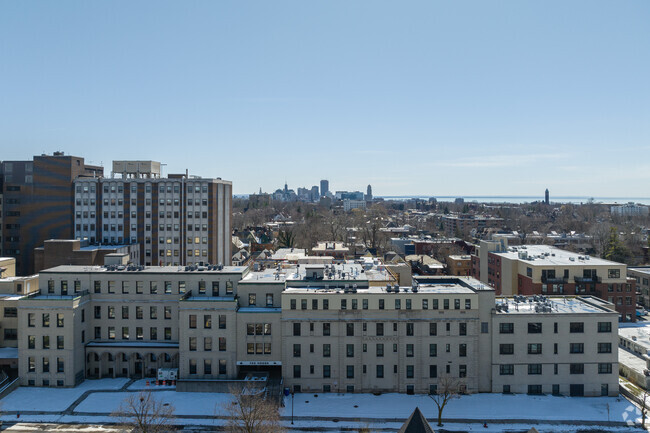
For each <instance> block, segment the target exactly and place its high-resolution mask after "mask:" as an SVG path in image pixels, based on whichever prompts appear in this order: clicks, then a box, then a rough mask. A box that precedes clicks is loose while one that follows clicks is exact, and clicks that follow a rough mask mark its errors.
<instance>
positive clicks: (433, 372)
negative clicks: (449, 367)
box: [429, 365, 438, 378]
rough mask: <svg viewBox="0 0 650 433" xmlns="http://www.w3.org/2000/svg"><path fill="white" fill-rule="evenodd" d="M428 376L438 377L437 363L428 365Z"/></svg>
mask: <svg viewBox="0 0 650 433" xmlns="http://www.w3.org/2000/svg"><path fill="white" fill-rule="evenodd" d="M429 377H430V378H436V377H438V366H437V365H430V366H429Z"/></svg>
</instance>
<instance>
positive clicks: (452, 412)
mask: <svg viewBox="0 0 650 433" xmlns="http://www.w3.org/2000/svg"><path fill="white" fill-rule="evenodd" d="M294 398H295V401H294V415H295V416H299V417H323V416H325V417H341V418H402V419H403V418H406V417H408V416H409V415H410V414H411V412H412V411H413V409H415V407H416V406H418V407H419V408H420V410H421V411H422V413H423V414H424V416H426V417H427V418H429V419H433V418H436V417H437V416H438V411H437V408H436V406H435V404H434V402H433V401H432V400H431V399H430V398H429V397H428V396H425V395H404V394H382V395H379V396H374V395H372V394H318V397H314V394H296V395H295V397H294ZM285 405H286V406H285V407H284V410H283V412H282V415H283V416H291V398H287V399H285ZM355 405H356V406H357V407H354V406H355ZM608 405H609V420H611V421H629V420H631V419H632V418H638V417H640V412H639V411H638V409H637V408H636V407H635V406H633V405H632V404H631V403H630V402H629V401H627V400H626V399H625V398H623V397H620V398H615V397H553V396H532V395H503V394H473V395H466V396H462V397H461V398H459V399H456V400H452V401H451V402H450V403H449V404H448V405H447V407H445V410H444V412H443V416H444V417H445V418H456V419H463V418H465V419H473V420H483V419H530V420H548V421H551V420H576V421H607V420H608V415H607V408H608Z"/></svg>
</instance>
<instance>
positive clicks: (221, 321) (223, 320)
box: [219, 314, 226, 329]
mask: <svg viewBox="0 0 650 433" xmlns="http://www.w3.org/2000/svg"><path fill="white" fill-rule="evenodd" d="M219 329H226V315H225V314H220V315H219Z"/></svg>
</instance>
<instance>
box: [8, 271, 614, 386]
mask: <svg viewBox="0 0 650 433" xmlns="http://www.w3.org/2000/svg"><path fill="white" fill-rule="evenodd" d="M283 266H286V267H283ZM371 273H372V272H371ZM367 274H368V269H366V267H364V265H363V264H359V263H353V262H345V263H341V264H297V265H290V264H285V265H278V267H276V268H269V269H266V270H263V271H260V272H251V271H250V270H249V269H248V268H245V267H221V266H207V267H201V266H193V267H174V266H168V267H143V266H126V267H124V266H115V265H110V266H104V267H100V266H87V267H85V266H59V267H56V268H52V269H48V270H45V271H43V272H42V273H41V275H40V278H39V286H40V292H38V293H34V294H30V295H29V296H25V297H23V298H21V299H20V300H18V317H17V321H18V328H19V329H20V334H19V336H18V349H19V372H20V377H21V383H22V384H23V385H27V386H74V385H76V384H78V383H80V382H81V381H82V380H84V379H85V378H99V377H117V376H128V377H138V378H139V377H153V376H154V375H155V374H156V371H157V369H158V368H178V384H177V389H178V390H179V391H211V390H215V389H217V388H218V387H219V386H221V387H222V389H223V384H224V381H228V380H233V379H237V378H242V377H245V376H246V375H249V374H251V373H255V374H266V375H268V376H269V377H271V376H273V377H276V378H280V377H281V378H282V379H283V383H284V386H287V387H290V388H291V389H293V390H294V391H296V392H403V393H430V392H435V391H436V390H437V385H438V380H439V379H440V378H441V377H444V376H451V377H454V378H458V379H459V380H460V381H461V382H462V384H463V391H464V392H468V393H476V392H508V391H509V392H530V393H540V392H544V393H549V392H556V391H557V392H556V393H559V394H564V395H569V394H573V395H601V393H605V391H606V392H607V394H608V395H616V393H617V387H616V386H615V385H614V384H615V382H616V374H609V373H607V368H606V367H605V366H604V365H605V364H607V363H609V364H610V365H611V368H612V369H613V370H612V371H616V369H617V367H616V362H617V361H616V354H615V353H614V355H612V353H611V352H607V351H604V349H603V351H602V352H601V351H599V350H600V349H599V350H596V349H594V347H596V345H598V347H600V344H601V343H603V344H604V345H603V347H605V344H606V343H609V344H610V345H611V343H612V342H613V345H614V346H616V339H617V337H616V326H617V325H616V324H617V313H616V312H615V311H613V310H612V309H611V305H609V304H607V303H606V302H603V301H600V300H598V299H595V298H592V297H571V298H570V299H566V300H564V298H557V299H553V300H552V305H554V308H553V307H551V308H550V309H548V310H547V309H546V307H545V308H544V309H541V307H542V305H543V306H546V305H547V300H545V299H537V300H534V302H533V300H532V298H531V299H530V302H529V300H528V299H527V300H526V304H525V305H526V310H525V311H524V307H523V305H524V303H523V302H522V299H519V298H518V302H517V306H515V304H514V303H513V302H514V301H513V300H502V299H500V300H495V291H494V289H492V288H491V287H489V286H486V285H484V284H482V283H481V282H479V281H477V280H475V279H473V278H470V277H452V276H449V277H429V278H428V279H427V280H426V281H423V282H421V283H417V282H416V283H415V284H413V285H411V286H407V287H404V286H402V287H400V286H397V285H392V284H387V285H384V286H378V285H373V284H372V281H371V280H370V279H369V278H368V277H367V276H366V275H367ZM506 303H507V304H508V305H509V306H510V308H509V309H507V310H506V309H502V307H503V306H504V305H505V304H506ZM518 308H519V309H520V310H521V311H517V309H518ZM601 322H602V323H605V322H607V325H601ZM503 323H508V324H510V325H507V326H510V327H512V329H513V332H511V333H507V332H504V333H500V330H501V329H502V328H503V327H504V326H506V325H502V324H503ZM538 323H541V325H540V326H541V329H542V330H541V331H540V332H537V333H536V334H539V335H535V336H534V337H535V338H534V340H533V339H530V336H529V335H528V332H527V331H526V330H527V329H530V327H531V326H533V327H535V326H537V324H538ZM531 324H532V325H531ZM601 326H602V329H609V330H610V331H608V332H607V333H602V334H598V333H597V332H596V331H595V330H596V329H601V328H600V327H601ZM578 328H580V329H582V331H581V332H578V331H575V332H574V331H573V330H577V329H578ZM592 328H593V329H592ZM529 343H530V344H536V345H539V346H535V347H536V349H534V351H535V353H531V352H528V350H529V349H528V346H529ZM574 343H575V345H576V346H575V347H574V346H573V344H574ZM502 344H513V345H514V346H515V347H514V348H513V354H511V355H508V356H506V354H503V353H501V345H502ZM580 344H582V352H580V351H579V349H577V348H578V347H579V345H580ZM554 345H555V349H554ZM565 346H566V347H565ZM542 347H543V349H542ZM592 349H593V350H592ZM531 350H532V349H531ZM538 352H539V353H538ZM592 352H594V353H592ZM533 355H535V356H533ZM587 358H588V359H587ZM538 364H542V365H543V366H542V367H541V371H542V373H540V374H541V376H540V375H537V373H535V372H537V371H538V370H537V368H538V367H537V365H538ZM574 364H575V365H574ZM600 364H603V365H602V366H600ZM501 365H508V366H510V365H512V366H515V367H513V369H515V370H513V371H516V372H517V373H516V375H510V374H507V373H503V374H502V373H501V371H502V368H501V367H500V366H501ZM528 365H534V367H528ZM578 365H582V370H581V369H580V367H579V366H578ZM554 366H556V367H554ZM601 367H602V369H601ZM509 368H510V367H504V369H503V371H510V370H508V369H509ZM529 368H530V369H531V370H530V371H533V373H530V375H524V374H523V371H524V370H526V371H529V370H528V369H529ZM554 369H556V370H554ZM597 369H601V370H602V371H601V370H597ZM554 371H556V372H555V373H554ZM580 371H582V372H580ZM520 373H521V374H520ZM594 375H596V376H594ZM541 379H544V380H546V379H548V380H551V379H552V380H553V381H552V382H546V381H542V380H541ZM278 383H279V381H278ZM545 383H549V384H556V385H559V389H556V388H555V387H552V388H551V387H550V385H549V386H546V385H545V386H543V387H541V388H539V387H537V385H539V384H545ZM506 385H508V386H509V388H507V387H506ZM605 385H606V386H605ZM547 388H548V389H547Z"/></svg>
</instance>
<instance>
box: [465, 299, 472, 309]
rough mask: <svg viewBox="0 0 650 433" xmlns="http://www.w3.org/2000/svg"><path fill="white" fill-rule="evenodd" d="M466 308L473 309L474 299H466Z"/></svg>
mask: <svg viewBox="0 0 650 433" xmlns="http://www.w3.org/2000/svg"><path fill="white" fill-rule="evenodd" d="M465 309H466V310H471V309H472V300H471V299H465Z"/></svg>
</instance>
